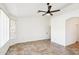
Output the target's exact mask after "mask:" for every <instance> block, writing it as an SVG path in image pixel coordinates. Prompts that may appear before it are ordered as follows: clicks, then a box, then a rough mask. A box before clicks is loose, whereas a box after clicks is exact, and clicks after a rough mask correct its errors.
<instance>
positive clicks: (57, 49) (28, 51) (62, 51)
mask: <svg viewBox="0 0 79 59" xmlns="http://www.w3.org/2000/svg"><path fill="white" fill-rule="evenodd" d="M76 45H78V47H75V46H76ZM78 54H79V43H77V44H75V45H74V44H73V45H70V46H67V47H63V46H61V45H58V44H56V43H51V42H50V40H49V39H47V40H39V41H32V42H25V43H17V44H15V45H12V46H10V47H9V49H8V51H7V53H6V55H78Z"/></svg>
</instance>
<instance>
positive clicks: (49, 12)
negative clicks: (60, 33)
mask: <svg viewBox="0 0 79 59" xmlns="http://www.w3.org/2000/svg"><path fill="white" fill-rule="evenodd" d="M47 6H48V10H47V11H43V10H38V13H39V12H44V14H42V16H44V15H46V14H49V15H51V16H52V15H53V13H54V12H58V11H60V9H58V10H53V11H51V8H52V6H51V5H50V3H47Z"/></svg>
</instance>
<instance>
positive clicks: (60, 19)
mask: <svg viewBox="0 0 79 59" xmlns="http://www.w3.org/2000/svg"><path fill="white" fill-rule="evenodd" d="M72 17H79V10H78V9H77V10H74V11H72V12H69V13H63V14H62V15H59V16H56V17H51V41H52V42H55V43H58V44H60V45H63V46H67V45H69V44H73V43H74V42H72V43H67V40H66V20H68V19H70V18H72ZM70 41H71V40H70Z"/></svg>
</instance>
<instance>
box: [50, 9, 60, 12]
mask: <svg viewBox="0 0 79 59" xmlns="http://www.w3.org/2000/svg"><path fill="white" fill-rule="evenodd" d="M58 11H60V10H59V9H58V10H54V11H51V12H58Z"/></svg>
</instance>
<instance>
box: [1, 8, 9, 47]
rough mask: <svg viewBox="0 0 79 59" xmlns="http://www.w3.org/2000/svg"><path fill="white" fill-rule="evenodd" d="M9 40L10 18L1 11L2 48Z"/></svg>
mask: <svg viewBox="0 0 79 59" xmlns="http://www.w3.org/2000/svg"><path fill="white" fill-rule="evenodd" d="M8 40H9V17H8V16H7V15H6V14H5V13H4V12H3V11H2V10H1V9H0V47H2V46H3V45H5V44H6V43H7V41H8Z"/></svg>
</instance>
